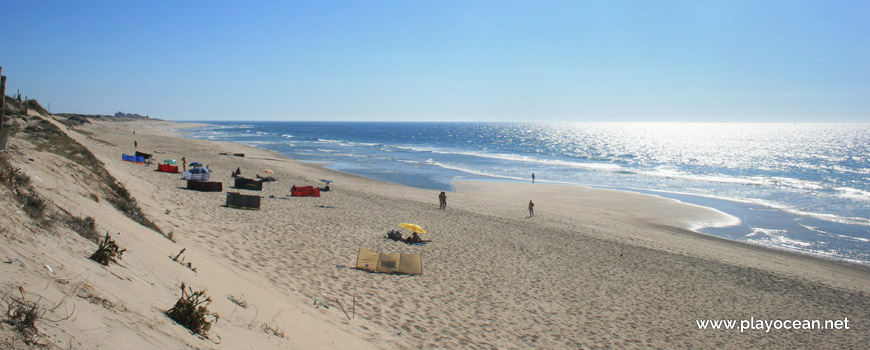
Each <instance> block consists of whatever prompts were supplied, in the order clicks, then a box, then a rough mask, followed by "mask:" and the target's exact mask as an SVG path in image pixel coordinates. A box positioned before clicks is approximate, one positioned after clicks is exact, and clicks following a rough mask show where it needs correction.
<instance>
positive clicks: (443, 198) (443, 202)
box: [438, 191, 447, 209]
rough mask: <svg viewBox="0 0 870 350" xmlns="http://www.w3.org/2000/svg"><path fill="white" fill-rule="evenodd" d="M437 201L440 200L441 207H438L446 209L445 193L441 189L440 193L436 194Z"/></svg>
mask: <svg viewBox="0 0 870 350" xmlns="http://www.w3.org/2000/svg"><path fill="white" fill-rule="evenodd" d="M438 201H439V202H441V207H439V208H438V209H447V194H445V193H444V191H441V194H439V195H438Z"/></svg>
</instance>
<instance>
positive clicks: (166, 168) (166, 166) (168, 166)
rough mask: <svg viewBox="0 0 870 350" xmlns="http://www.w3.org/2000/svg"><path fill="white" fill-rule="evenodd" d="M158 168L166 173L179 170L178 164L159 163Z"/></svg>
mask: <svg viewBox="0 0 870 350" xmlns="http://www.w3.org/2000/svg"><path fill="white" fill-rule="evenodd" d="M157 170H158V171H162V172H164V173H177V172H178V165H171V164H157Z"/></svg>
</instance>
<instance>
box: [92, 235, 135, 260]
mask: <svg viewBox="0 0 870 350" xmlns="http://www.w3.org/2000/svg"><path fill="white" fill-rule="evenodd" d="M126 251H127V249H121V247H119V246H118V243H115V241H114V240H113V239H112V236H109V233H108V232H106V238H105V239H103V241H102V242H100V247H99V248H97V251H95V252H94V254H91V258H90V259H91V260H93V261H96V262H98V263H100V264H103V265H106V266H109V263H110V262H114V263H116V264H117V263H118V260H117V259H120V258H121V254H124V252H126Z"/></svg>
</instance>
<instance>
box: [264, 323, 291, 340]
mask: <svg viewBox="0 0 870 350" xmlns="http://www.w3.org/2000/svg"><path fill="white" fill-rule="evenodd" d="M263 332H266V334H269V335H274V336H276V337H279V338H286V336H284V332H282V331H281V330H280V329H278V327H272V326H270V325H269V324H268V323H263Z"/></svg>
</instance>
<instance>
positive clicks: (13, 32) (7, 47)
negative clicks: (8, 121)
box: [0, 0, 870, 122]
mask: <svg viewBox="0 0 870 350" xmlns="http://www.w3.org/2000/svg"><path fill="white" fill-rule="evenodd" d="M0 8H2V12H0V32H2V33H3V34H2V39H0V66H2V67H3V74H4V75H6V76H8V83H7V85H8V86H7V95H11V94H13V93H14V92H15V91H16V89H20V90H21V92H22V94H25V95H29V96H32V97H35V98H37V99H39V100H40V102H42V103H43V105H47V104H48V103H51V108H52V111H53V112H75V113H100V114H112V113H114V112H116V111H125V112H133V113H141V114H148V115H151V116H155V117H159V118H163V119H170V120H385V121H386V120H389V121H738V122H756V121H765V122H832V121H837V122H870V63H868V62H870V24H868V23H870V21H868V19H867V18H868V14H870V2H868V1H595V2H585V1H374V0H373V1H274V2H272V1H255V2H252V3H241V2H237V1H233V2H220V1H203V2H197V1H169V2H158V1H105V2H103V1H7V2H4V3H3V4H2V6H0Z"/></svg>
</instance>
